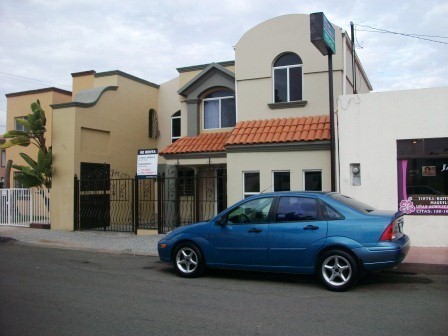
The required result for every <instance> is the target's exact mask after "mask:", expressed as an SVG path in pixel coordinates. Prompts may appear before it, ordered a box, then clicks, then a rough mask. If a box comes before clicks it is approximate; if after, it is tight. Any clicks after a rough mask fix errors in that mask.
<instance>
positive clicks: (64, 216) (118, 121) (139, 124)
mask: <svg viewBox="0 0 448 336" xmlns="http://www.w3.org/2000/svg"><path fill="white" fill-rule="evenodd" d="M94 86H95V87H105V86H118V89H116V90H109V91H105V92H104V93H103V94H102V95H101V97H100V99H99V100H98V102H97V103H96V104H95V105H93V106H91V107H79V106H75V107H61V108H56V109H55V112H54V121H53V128H54V139H53V155H54V166H55V167H56V169H55V171H54V173H53V188H52V197H51V198H52V206H51V225H52V228H55V229H63V230H72V229H73V192H74V187H73V178H74V175H75V174H76V175H77V176H78V177H80V163H81V162H89V163H107V164H109V165H110V168H111V171H115V172H120V174H126V175H128V176H129V177H134V176H135V174H136V167H137V151H138V149H143V148H157V143H156V140H154V139H150V138H149V137H148V122H149V121H148V111H149V109H150V108H154V109H157V104H158V89H157V88H155V87H152V86H150V85H146V84H143V83H140V82H138V81H135V80H132V79H129V78H126V77H123V76H121V75H117V74H111V75H110V76H101V77H98V78H95V81H94Z"/></svg>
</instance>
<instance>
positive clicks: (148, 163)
mask: <svg viewBox="0 0 448 336" xmlns="http://www.w3.org/2000/svg"><path fill="white" fill-rule="evenodd" d="M158 160H159V151H158V150H157V149H139V150H138V155H137V177H138V178H139V179H148V178H156V177H157V164H158Z"/></svg>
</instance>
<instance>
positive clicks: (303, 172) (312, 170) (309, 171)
mask: <svg viewBox="0 0 448 336" xmlns="http://www.w3.org/2000/svg"><path fill="white" fill-rule="evenodd" d="M316 172H318V173H320V185H321V186H322V188H321V190H320V191H322V190H323V174H322V169H304V170H303V171H302V186H303V190H307V189H306V188H305V187H306V183H305V175H306V173H316Z"/></svg>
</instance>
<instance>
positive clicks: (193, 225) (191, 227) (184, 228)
mask: <svg viewBox="0 0 448 336" xmlns="http://www.w3.org/2000/svg"><path fill="white" fill-rule="evenodd" d="M207 223H208V222H197V223H191V224H185V225H183V226H180V227H178V228H175V229H174V230H173V231H171V232H169V233H168V234H167V235H166V236H165V237H164V238H163V239H171V238H173V237H174V236H177V235H179V234H182V233H185V232H194V231H196V230H197V229H199V228H201V227H203V226H204V225H206V224H207Z"/></svg>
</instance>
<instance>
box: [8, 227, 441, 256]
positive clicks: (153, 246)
mask: <svg viewBox="0 0 448 336" xmlns="http://www.w3.org/2000/svg"><path fill="white" fill-rule="evenodd" d="M163 236H164V235H146V236H137V235H134V234H132V233H118V232H104V231H75V232H72V231H60V230H43V229H31V228H20V227H12V226H0V239H1V238H12V239H15V240H18V241H20V242H23V243H27V244H33V245H40V246H48V247H58V248H67V249H77V250H85V251H98V252H109V253H123V254H133V255H147V256H157V255H158V254H157V242H158V241H159V240H160V239H161V238H162V237H163ZM404 263H409V264H428V265H448V247H420V246H412V247H411V250H410V251H409V254H408V256H407V257H406V259H405V260H404Z"/></svg>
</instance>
